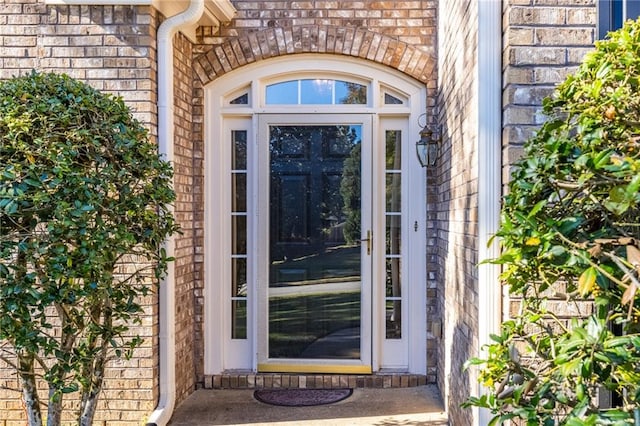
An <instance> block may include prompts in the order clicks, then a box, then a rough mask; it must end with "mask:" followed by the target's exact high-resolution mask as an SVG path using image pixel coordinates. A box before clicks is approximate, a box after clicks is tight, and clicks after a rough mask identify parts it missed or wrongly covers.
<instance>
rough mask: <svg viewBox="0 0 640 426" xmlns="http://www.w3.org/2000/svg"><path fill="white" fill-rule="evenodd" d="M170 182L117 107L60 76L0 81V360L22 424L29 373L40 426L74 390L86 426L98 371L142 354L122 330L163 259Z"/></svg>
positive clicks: (135, 318)
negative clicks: (16, 392) (8, 372)
mask: <svg viewBox="0 0 640 426" xmlns="http://www.w3.org/2000/svg"><path fill="white" fill-rule="evenodd" d="M171 179H172V170H171V167H170V165H169V164H168V163H166V162H165V161H162V160H161V159H160V158H159V157H158V154H157V149H156V146H155V145H153V144H152V143H150V142H149V140H148V138H147V131H146V130H145V128H144V127H143V126H142V124H141V123H139V122H138V121H137V120H135V119H134V118H133V117H132V115H131V112H130V110H129V109H128V108H127V107H126V106H125V104H124V103H123V101H122V100H121V99H119V98H115V97H113V96H110V95H105V94H101V93H99V92H98V91H96V90H94V89H92V88H91V87H89V86H88V85H86V84H84V83H81V82H78V81H76V80H73V79H71V78H69V77H67V76H64V75H56V74H41V73H36V72H33V73H31V74H30V75H26V76H23V77H16V78H13V79H11V80H7V81H3V82H0V230H1V231H2V232H0V340H2V341H4V343H5V344H4V345H3V353H2V354H0V356H1V357H2V359H3V360H5V361H6V362H7V363H9V364H10V365H13V366H14V367H15V369H16V372H17V373H18V376H19V377H20V382H21V387H22V392H23V395H24V398H25V403H26V408H27V413H28V416H29V424H31V425H37V424H40V423H41V421H42V416H41V414H40V401H42V399H41V398H40V397H39V396H38V391H37V388H36V375H39V374H42V377H43V378H44V380H45V381H46V382H47V384H48V387H49V389H48V394H47V397H46V398H45V400H46V402H47V404H48V413H47V420H48V424H52V425H53V424H57V423H59V422H60V418H61V412H62V407H63V405H62V399H63V395H65V394H68V393H70V392H74V391H79V394H78V395H79V397H80V412H79V413H78V418H79V420H80V421H79V424H85V425H89V424H91V421H92V418H93V415H94V412H95V404H96V401H97V398H98V394H99V392H100V390H101V388H102V381H103V378H104V373H105V368H106V366H107V362H108V361H109V360H110V359H113V358H120V357H129V356H131V353H132V350H133V349H134V348H135V347H137V346H138V345H139V344H140V343H141V339H140V338H139V337H138V336H135V335H132V334H131V332H130V331H129V325H130V324H132V323H135V322H139V319H140V314H141V313H142V307H141V305H140V298H141V297H142V296H144V295H146V294H147V293H148V292H149V290H150V285H151V284H152V282H153V277H154V276H155V277H156V278H157V277H159V276H160V274H162V273H163V272H164V271H165V270H166V265H167V261H168V260H169V259H167V258H166V256H165V255H164V253H163V251H162V250H161V244H162V243H163V241H164V239H165V237H166V236H167V235H168V234H170V233H172V232H174V231H175V230H176V225H175V222H174V219H173V217H172V215H171V214H170V211H169V210H168V208H167V204H168V203H171V202H173V201H174V199H175V195H174V192H173V190H172V188H171ZM125 264H126V267H125Z"/></svg>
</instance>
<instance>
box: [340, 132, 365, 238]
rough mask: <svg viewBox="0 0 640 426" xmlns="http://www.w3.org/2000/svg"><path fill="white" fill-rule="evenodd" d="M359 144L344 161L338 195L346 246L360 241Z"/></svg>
mask: <svg viewBox="0 0 640 426" xmlns="http://www.w3.org/2000/svg"><path fill="white" fill-rule="evenodd" d="M361 157H362V155H361V149H360V144H358V145H355V146H354V147H353V149H352V150H351V155H349V157H348V158H347V159H346V160H344V169H343V172H342V182H341V183H340V194H342V199H343V201H344V213H345V215H346V221H345V224H344V229H343V232H344V239H345V240H346V241H347V243H348V244H355V242H356V241H358V240H359V239H360V205H361V204H360V159H361Z"/></svg>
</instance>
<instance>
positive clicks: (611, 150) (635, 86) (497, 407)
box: [465, 21, 640, 425]
mask: <svg viewBox="0 0 640 426" xmlns="http://www.w3.org/2000/svg"><path fill="white" fill-rule="evenodd" d="M544 112H545V114H546V115H547V116H548V120H547V121H546V122H545V124H544V125H543V126H542V128H541V129H540V131H539V132H538V133H537V134H536V135H535V136H534V137H533V138H532V139H531V140H529V141H528V142H527V144H526V146H525V154H524V156H523V158H522V159H521V160H520V161H518V162H517V164H516V165H515V168H514V172H513V176H512V180H511V181H510V183H509V193H508V195H506V196H505V198H504V205H503V209H502V217H501V225H500V228H499V232H498V233H497V236H498V237H499V238H500V241H501V244H502V253H501V255H500V257H499V258H497V259H494V260H493V261H492V262H494V263H498V264H501V265H502V266H503V273H502V280H503V282H504V284H506V285H508V286H509V289H510V292H511V295H512V296H514V297H516V298H519V297H521V298H522V307H521V310H520V313H519V315H516V316H515V317H514V318H512V319H511V320H509V321H506V322H505V323H504V324H503V325H502V327H501V331H500V335H496V336H492V340H493V342H494V343H493V344H491V345H489V346H488V347H487V354H488V355H487V358H486V359H473V360H470V361H469V364H472V365H479V366H481V371H480V376H479V377H480V380H481V382H482V383H483V384H484V386H485V387H486V388H487V393H486V395H483V396H481V397H480V398H475V397H474V398H470V399H469V400H468V401H467V403H466V404H465V405H466V406H472V405H474V406H480V407H484V408H487V409H489V410H491V412H493V413H494V414H495V417H494V419H493V423H492V424H502V423H503V422H505V421H506V420H509V419H522V420H521V422H523V424H527V425H595V424H603V425H604V424H615V425H623V424H633V418H634V412H636V411H637V407H638V406H639V401H640V334H639V332H640V324H639V322H638V319H639V315H640V311H639V310H638V307H639V303H640V302H638V297H637V290H638V288H639V287H640V279H639V276H640V21H639V22H628V23H627V24H626V25H625V26H624V28H623V29H621V30H619V31H617V32H614V33H611V34H610V35H609V37H608V38H607V40H604V41H600V42H597V43H596V49H595V51H593V52H591V53H590V54H588V55H587V56H586V57H585V59H584V61H583V63H582V65H581V66H580V68H579V69H578V70H577V72H576V73H575V74H574V75H571V76H569V77H568V78H567V79H566V81H565V82H563V83H562V84H560V85H559V87H558V88H557V90H556V91H555V93H554V95H553V96H552V97H550V98H548V99H546V100H545V101H544ZM552 299H553V300H554V303H555V305H556V306H558V305H560V306H561V307H562V308H565V309H566V310H569V311H572V312H574V313H575V314H576V315H575V318H574V319H572V320H565V319H563V318H560V317H559V315H557V313H558V312H557V311H554V309H552V308H551V306H552V304H551V303H549V302H550V300H552ZM591 302H592V303H591ZM563 305H564V306H563ZM605 390H606V391H609V392H611V393H612V395H614V401H617V404H614V405H615V406H614V407H601V406H600V404H599V402H598V395H599V394H600V393H602V392H603V391H605ZM637 414H638V413H636V415H637ZM638 421H640V419H638ZM636 424H640V423H636Z"/></svg>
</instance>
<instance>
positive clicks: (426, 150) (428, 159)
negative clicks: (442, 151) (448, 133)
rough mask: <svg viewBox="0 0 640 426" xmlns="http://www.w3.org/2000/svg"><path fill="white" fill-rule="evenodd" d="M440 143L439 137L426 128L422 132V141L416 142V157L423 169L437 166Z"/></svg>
mask: <svg viewBox="0 0 640 426" xmlns="http://www.w3.org/2000/svg"><path fill="white" fill-rule="evenodd" d="M439 142H440V141H439V140H438V137H437V135H435V137H434V133H433V131H432V130H431V129H429V128H428V127H427V126H424V128H423V129H422V130H421V131H420V140H419V141H418V142H416V155H417V156H418V161H419V162H420V165H421V166H422V167H427V166H435V164H436V161H437V159H438V144H439Z"/></svg>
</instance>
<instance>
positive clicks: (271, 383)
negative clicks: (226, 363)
mask: <svg viewBox="0 0 640 426" xmlns="http://www.w3.org/2000/svg"><path fill="white" fill-rule="evenodd" d="M431 383H435V380H428V377H427V376H426V375H422V374H409V373H390V372H383V373H373V374H289V373H255V372H252V371H239V370H233V371H227V372H224V373H222V374H214V375H207V376H205V377H204V381H203V382H201V383H199V385H198V387H200V388H205V389H265V388H267V389H268V388H288V389H335V388H410V387H416V386H424V385H426V384H431Z"/></svg>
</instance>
